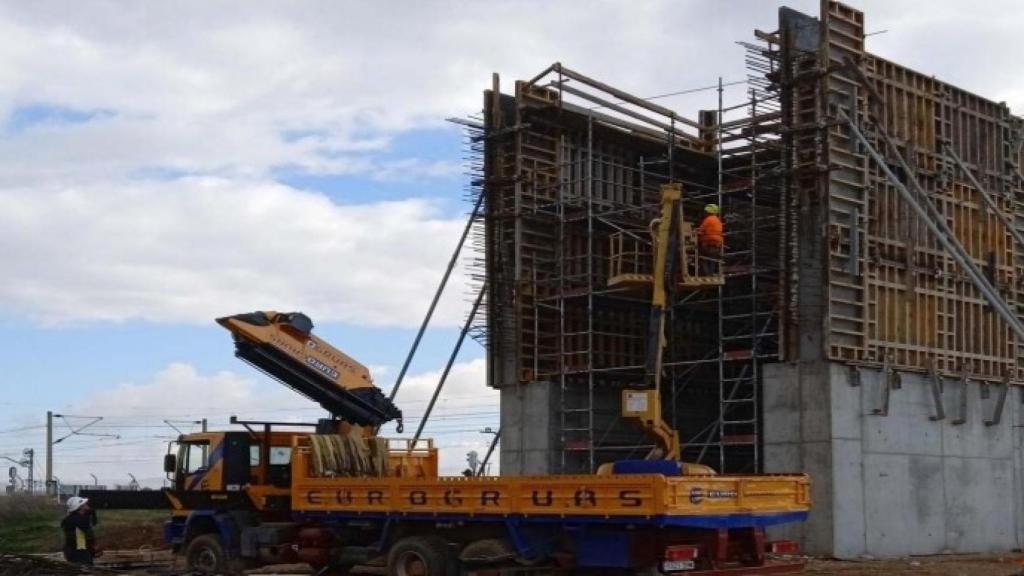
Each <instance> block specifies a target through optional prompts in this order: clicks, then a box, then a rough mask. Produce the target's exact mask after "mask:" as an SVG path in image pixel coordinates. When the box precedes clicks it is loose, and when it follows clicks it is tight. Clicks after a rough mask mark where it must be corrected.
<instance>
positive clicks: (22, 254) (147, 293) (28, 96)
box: [0, 0, 1024, 485]
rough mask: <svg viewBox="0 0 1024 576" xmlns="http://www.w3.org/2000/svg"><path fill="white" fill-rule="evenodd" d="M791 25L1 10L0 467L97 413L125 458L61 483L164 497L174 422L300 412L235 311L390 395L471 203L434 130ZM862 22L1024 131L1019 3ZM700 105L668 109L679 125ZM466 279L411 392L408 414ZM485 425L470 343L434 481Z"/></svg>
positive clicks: (89, 449)
mask: <svg viewBox="0 0 1024 576" xmlns="http://www.w3.org/2000/svg"><path fill="white" fill-rule="evenodd" d="M788 4H789V5H791V6H793V7H796V8H800V9H803V10H804V11H808V12H812V13H813V12H815V11H816V10H817V5H818V3H817V2H815V1H811V0H794V1H792V2H788ZM779 5H781V2H778V1H776V0H771V1H769V0H729V1H722V0H689V1H683V0H675V1H669V0H663V1H654V0H651V1H643V2H626V1H619V2H586V3H584V2H582V1H566V2H558V3H553V2H541V1H529V0H528V1H524V2H454V1H436V2H412V1H408V2H393V3H382V2H297V3H279V2H278V3H272V2H217V3H210V2H198V1H197V2H191V3H190V2H184V3H181V2H176V3H137V2H126V1H125V2H90V3H88V4H85V3H79V2H70V1H66V2H45V1H44V2H15V1H13V0H11V1H7V2H0V37H2V38H4V41H3V43H2V45H0V266H2V270H3V280H2V281H0V361H2V363H3V366H4V370H3V371H2V372H0V389H2V390H3V391H4V394H3V395H2V397H0V417H2V418H0V420H2V421H3V423H4V424H3V425H0V456H9V457H14V458H17V457H18V456H19V455H20V453H21V450H22V449H23V448H26V447H33V448H35V449H36V450H37V454H38V455H39V457H38V458H37V462H41V461H42V453H43V429H42V424H43V417H44V414H45V412H46V410H48V409H50V410H54V411H57V412H60V413H63V414H68V415H72V416H102V417H104V420H103V421H102V422H100V423H98V424H96V425H95V426H93V427H92V428H91V430H93V431H95V432H97V433H101V434H109V435H111V436H117V437H116V438H115V437H102V436H84V435H79V436H72V437H70V438H68V439H67V440H65V441H63V442H62V443H61V444H59V445H58V447H57V450H56V452H55V454H56V455H55V462H56V466H55V472H56V474H57V476H58V477H59V478H60V479H61V480H62V481H64V482H68V483H73V482H89V481H91V477H90V474H95V475H96V476H97V477H98V478H99V480H100V482H101V483H104V484H108V485H113V484H118V483H126V482H127V481H128V476H127V475H128V473H129V472H131V473H133V474H135V475H136V476H137V477H138V478H140V479H141V480H143V481H144V482H145V483H148V484H151V485H158V484H159V482H160V479H161V474H160V455H161V453H162V452H163V450H164V448H163V443H165V442H166V440H167V438H168V437H169V436H171V435H173V433H174V432H173V430H172V428H171V427H170V426H168V425H166V424H164V420H165V419H166V420H171V421H172V423H173V424H174V425H175V426H177V427H179V428H181V429H184V430H189V429H190V428H191V427H192V425H191V424H189V423H188V422H189V421H193V420H197V419H199V418H204V417H205V418H208V419H209V420H210V423H211V426H212V427H219V426H223V425H225V424H226V421H227V418H228V417H229V416H230V415H232V414H237V415H239V416H241V417H250V418H273V419H275V420H281V419H311V418H315V417H316V416H317V415H318V414H319V412H318V411H317V410H316V409H315V408H313V407H311V405H310V403H309V402H308V401H305V400H303V399H302V398H298V397H296V396H295V395H294V394H291V393H289V392H287V391H286V390H285V389H283V388H282V387H280V386H278V385H276V384H273V383H271V382H268V381H267V380H266V379H265V378H264V377H263V376H261V375H259V374H258V373H256V372H255V371H254V370H252V369H251V368H249V367H248V366H245V365H243V364H241V363H240V362H239V361H237V360H236V359H234V358H233V356H232V349H231V344H230V338H229V337H228V335H227V334H226V333H225V332H223V331H222V330H221V329H220V328H219V327H217V326H215V325H214V324H213V322H212V320H213V318H214V317H215V316H220V315H225V314H231V313H237V312H244V311H250V310H256V309H278V310H302V311H304V312H306V313H307V314H309V315H310V316H311V317H312V318H313V320H314V322H316V325H317V328H316V330H317V332H318V333H319V334H320V335H321V336H323V337H325V338H327V339H328V340H330V341H331V342H333V343H335V344H336V345H337V346H339V347H340V348H342V349H344V350H346V351H347V352H348V353H350V354H351V355H353V356H354V357H356V358H358V359H360V360H361V361H363V362H364V363H366V364H368V365H370V366H371V367H372V368H373V370H374V374H375V377H376V380H377V382H378V384H379V385H381V386H382V387H384V388H390V386H391V385H392V382H393V380H394V378H395V375H396V373H397V371H398V370H397V367H398V366H399V365H400V363H401V360H402V358H403V356H404V354H405V352H406V350H407V348H408V346H409V344H410V342H411V341H412V338H413V335H414V332H415V326H416V325H417V323H418V322H419V320H420V318H421V316H422V314H423V312H424V310H425V309H426V306H427V302H428V300H429V296H430V294H431V292H432V290H433V288H434V286H435V285H436V282H437V281H438V279H439V277H440V274H441V271H442V269H443V265H444V262H445V261H446V260H447V258H448V255H449V253H450V251H451V249H452V248H453V246H454V245H455V242H456V240H457V238H458V234H459V231H460V228H461V226H462V223H463V218H464V215H465V212H466V209H467V205H466V204H465V201H464V199H463V192H462V189H463V185H464V184H465V181H466V178H465V176H464V175H463V156H464V155H463V152H462V143H461V134H460V131H459V129H458V128H457V127H456V126H453V125H451V124H448V123H446V122H445V121H444V119H445V118H446V117H449V116H466V115H469V114H472V113H474V112H476V111H477V110H478V109H479V107H480V102H481V90H482V89H483V88H485V87H487V86H488V85H489V83H490V74H491V72H494V71H497V72H500V73H501V74H502V79H503V81H504V85H505V86H506V87H510V86H511V85H512V81H513V80H515V79H517V78H525V77H530V76H532V75H533V74H534V73H536V72H537V71H539V70H540V69H542V68H543V67H544V66H546V65H548V64H550V63H551V62H554V61H556V60H557V61H561V62H563V63H565V64H566V65H567V66H569V67H572V68H575V69H577V70H579V71H581V72H584V73H586V74H589V75H591V76H594V77H597V78H600V79H603V80H605V81H608V82H610V83H612V84H615V85H617V86H619V87H621V88H624V89H626V90H629V91H631V92H633V93H635V94H639V95H652V94H662V93H667V92H674V91H680V90H685V89H689V88H698V87H703V86H708V85H711V84H714V83H715V82H717V80H718V78H719V77H722V78H723V79H724V80H725V81H726V82H730V81H736V80H742V79H744V77H745V72H744V69H743V52H742V48H740V47H739V46H737V45H736V44H735V41H737V40H747V39H749V38H750V37H751V32H752V30H753V29H754V28H761V29H764V30H773V29H774V27H775V26H774V22H775V13H776V10H777V8H778V6H779ZM854 5H856V6H857V7H859V8H862V9H864V10H865V11H866V13H867V17H866V20H867V29H868V31H869V32H881V31H885V32H884V33H882V34H877V35H874V36H872V37H871V38H870V41H869V48H870V49H871V50H872V51H873V52H876V53H879V54H881V55H883V56H886V57H889V58H892V59H895V60H897V61H900V62H902V63H904V64H907V65H909V66H911V67H913V68H916V69H919V70H921V71H923V72H926V73H930V74H937V75H939V76H941V77H942V78H944V79H946V80H949V81H951V82H954V83H956V84H959V85H962V86H964V87H965V88H968V89H970V90H973V91H975V92H978V93H981V94H985V95H987V96H989V97H991V98H993V99H995V100H1005V101H1007V102H1008V103H1009V104H1010V105H1011V107H1012V108H1013V109H1014V110H1016V111H1017V112H1020V111H1021V110H1024V75H1022V74H1021V73H1020V72H1021V65H1020V63H1019V60H1018V58H1017V56H1016V51H1015V49H1014V46H1016V45H1017V44H1018V43H1019V40H1018V37H1019V31H1020V30H1021V29H1022V27H1024V8H1021V6H1020V4H1019V2H1016V1H993V0H989V1H986V2H974V3H964V2H954V1H937V0H930V1H925V0H901V1H900V2H891V1H885V0H870V1H868V0H865V1H863V2H855V3H854ZM737 89H738V90H739V92H738V91H737ZM737 89H734V90H733V91H731V92H730V93H729V94H728V97H729V98H739V97H740V94H741V91H742V87H737ZM714 99H715V95H714V93H713V92H699V93H697V94H695V95H690V96H686V97H679V98H675V99H665V100H662V101H660V102H661V103H662V104H665V105H668V106H671V107H674V108H676V109H677V110H679V111H681V112H683V113H684V114H686V115H689V116H691V117H692V116H695V115H696V113H695V111H696V110H697V109H698V108H700V107H705V108H710V107H713V105H714ZM467 256H468V255H467ZM466 277H467V276H466V270H465V268H464V267H463V268H461V269H460V270H459V273H458V274H457V276H456V278H455V280H456V282H455V286H454V288H453V290H452V291H451V294H450V297H448V298H446V299H445V301H444V302H443V303H442V306H441V308H440V310H439V313H438V316H437V327H436V329H435V330H433V331H432V332H431V333H430V334H429V336H428V338H427V340H426V342H425V344H424V347H423V354H421V356H420V359H419V361H418V362H416V363H415V364H414V366H413V371H412V372H413V374H414V376H413V377H412V378H411V380H409V381H408V382H407V384H406V385H405V386H404V389H403V391H402V393H401V394H399V396H398V403H399V404H400V405H401V407H402V408H403V409H404V410H405V413H406V414H407V415H408V416H409V417H410V419H415V418H416V417H417V416H418V415H419V414H421V413H422V410H423V407H424V406H425V404H426V398H427V397H428V396H429V393H430V390H431V389H432V387H433V385H434V384H435V383H436V381H437V375H438V373H439V371H440V368H441V367H442V366H443V364H444V361H445V358H446V357H447V354H448V351H449V349H450V347H451V344H452V343H453V341H454V339H455V337H456V335H457V326H458V324H459V323H460V322H461V320H462V318H463V317H464V315H465V313H466V309H467V308H468V306H467V300H468V296H469V294H468V292H469V287H468V286H467V285H466ZM85 422H88V420H85V419H79V418H69V419H67V420H63V419H60V420H58V423H57V430H58V434H59V435H63V434H64V433H67V432H68V431H69V430H70V428H69V427H68V425H71V426H76V425H81V424H82V423H85ZM413 423H415V422H413ZM497 424H498V422H497V407H496V398H495V395H494V394H493V393H492V392H491V391H489V390H488V389H487V388H486V387H485V385H484V363H483V350H482V349H481V348H480V347H479V346H478V345H477V344H476V343H469V344H467V346H466V347H465V350H464V352H463V354H462V355H461V357H460V359H459V363H458V365H457V366H456V369H455V371H454V374H453V377H452V379H451V383H450V390H449V391H448V392H447V393H446V394H445V395H444V396H443V400H442V406H441V409H440V412H439V413H438V415H437V417H435V418H434V419H433V420H432V423H431V424H430V426H428V433H429V434H431V435H433V436H434V437H436V438H437V439H438V440H439V441H440V442H441V443H442V445H443V446H444V447H445V449H446V451H445V453H444V454H445V456H444V457H443V462H444V468H445V471H446V472H457V471H458V470H459V469H460V468H461V467H462V466H463V462H464V456H465V453H466V452H467V451H468V450H472V449H476V450H480V451H482V450H483V449H484V447H485V445H486V442H487V440H488V437H487V436H486V435H483V434H481V433H479V432H478V430H479V429H480V428H482V427H485V426H494V427H497ZM389 431H390V432H393V429H392V430H389ZM22 474H24V473H23V472H22ZM41 475H42V467H41V465H40V466H39V468H38V469H37V477H39V476H41Z"/></svg>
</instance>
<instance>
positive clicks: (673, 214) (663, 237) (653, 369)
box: [622, 184, 721, 474]
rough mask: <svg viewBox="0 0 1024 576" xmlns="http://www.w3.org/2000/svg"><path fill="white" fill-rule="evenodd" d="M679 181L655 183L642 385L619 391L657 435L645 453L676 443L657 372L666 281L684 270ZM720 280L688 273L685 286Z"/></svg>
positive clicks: (664, 455)
mask: <svg viewBox="0 0 1024 576" xmlns="http://www.w3.org/2000/svg"><path fill="white" fill-rule="evenodd" d="M682 196H683V187H682V185H681V184H664V185H662V187H661V217H660V218H659V219H657V220H655V221H654V222H653V223H652V228H654V230H653V232H654V242H653V244H654V268H653V270H652V275H651V276H652V283H651V284H652V292H651V315H650V320H649V321H648V331H647V343H646V347H647V360H646V366H645V372H646V381H647V386H648V387H647V389H645V390H636V389H625V390H623V391H622V414H623V416H629V417H633V418H637V419H639V420H640V422H641V424H642V425H643V426H644V428H645V429H646V430H647V431H648V432H649V433H650V434H651V435H653V436H654V437H655V438H657V440H658V447H657V448H656V449H655V451H652V453H651V455H650V456H649V458H651V459H653V458H661V459H665V460H677V461H678V460H679V459H680V458H681V457H682V446H681V444H680V442H679V432H677V431H676V430H675V429H674V428H672V427H671V426H669V424H668V423H667V422H665V419H664V418H663V417H662V411H661V377H662V368H663V356H664V352H665V344H666V339H665V311H666V309H667V307H668V301H669V287H670V286H674V285H675V284H676V276H677V268H676V267H677V266H681V267H682V268H683V269H682V270H678V272H680V273H682V274H687V270H686V267H687V256H686V255H687V246H686V244H687V242H688V241H689V240H690V239H689V236H690V235H689V234H688V232H689V227H688V226H687V225H686V223H685V222H683V218H682V209H681V204H680V203H681V202H682ZM720 283H721V278H720V276H718V275H716V276H713V277H707V278H705V277H700V276H696V275H695V276H693V277H692V278H691V280H690V282H684V283H682V284H680V285H683V286H685V287H691V288H693V287H696V288H705V287H712V286H715V285H718V284H720ZM685 467H686V470H687V471H686V473H687V474H713V473H714V470H712V469H711V468H708V467H707V466H703V465H700V464H691V463H686V464H685Z"/></svg>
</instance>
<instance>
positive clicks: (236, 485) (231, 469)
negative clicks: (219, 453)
mask: <svg viewBox="0 0 1024 576" xmlns="http://www.w3.org/2000/svg"><path fill="white" fill-rule="evenodd" d="M223 446H224V472H223V482H224V486H223V490H232V491H233V490H241V489H242V486H244V485H246V484H248V483H249V433H248V432H225V433H224V444H223Z"/></svg>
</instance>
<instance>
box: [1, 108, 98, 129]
mask: <svg viewBox="0 0 1024 576" xmlns="http://www.w3.org/2000/svg"><path fill="white" fill-rule="evenodd" d="M113 116H114V112H113V111H112V110H103V109H92V110H85V109H79V108H71V107H67V106H60V105H57V104H46V103H43V102H36V103H32V104H25V105H22V106H17V107H15V108H14V109H13V110H12V111H11V113H10V115H8V117H7V122H6V128H7V130H8V131H10V132H22V131H24V130H28V129H29V128H32V127H34V126H38V125H60V124H84V123H86V122H92V121H94V120H101V119H105V118H110V117H113Z"/></svg>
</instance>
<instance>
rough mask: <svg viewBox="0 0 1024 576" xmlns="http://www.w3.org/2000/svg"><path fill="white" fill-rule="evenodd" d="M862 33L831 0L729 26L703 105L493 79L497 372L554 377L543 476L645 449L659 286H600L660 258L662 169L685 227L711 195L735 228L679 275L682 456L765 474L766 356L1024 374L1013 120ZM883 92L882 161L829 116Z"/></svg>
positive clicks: (1023, 257)
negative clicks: (940, 223) (730, 73)
mask: <svg viewBox="0 0 1024 576" xmlns="http://www.w3.org/2000/svg"><path fill="white" fill-rule="evenodd" d="M864 36H865V35H864V29H863V15H862V14H861V13H860V12H859V11H857V10H854V9H852V8H849V7H847V6H845V5H843V4H841V3H839V2H833V1H828V0H826V1H824V2H822V11H821V14H820V17H818V18H815V17H812V16H808V15H806V14H802V13H799V12H797V11H794V10H790V9H786V8H784V9H782V10H780V19H779V28H778V30H777V31H775V32H762V31H756V32H755V37H756V39H757V41H756V42H750V43H748V42H743V43H740V44H741V46H742V47H743V49H744V50H745V53H746V66H747V70H748V79H747V81H746V92H745V94H744V96H743V97H742V98H735V97H734V96H730V99H733V100H738V102H735V103H733V104H727V103H726V97H725V94H724V91H723V88H724V87H725V86H729V85H730V84H732V83H722V82H720V83H719V86H718V87H717V88H718V90H719V102H718V106H717V108H716V109H714V110H704V111H701V112H699V114H698V116H697V120H693V119H690V118H686V117H685V116H683V115H681V114H679V113H677V112H675V111H673V110H671V109H670V108H668V107H666V106H663V105H661V104H659V103H657V102H654V101H653V100H654V99H650V98H641V97H637V96H634V95H632V94H629V93H627V92H625V91H623V90H620V89H618V88H615V87H613V86H610V85H608V84H605V83H603V82H600V81H598V80H595V79H593V78H590V77H588V76H585V75H583V74H581V73H579V72H577V71H575V70H572V69H569V68H567V67H565V66H562V65H561V64H560V63H556V64H553V65H552V66H550V67H548V68H546V69H545V70H543V71H542V72H541V73H540V74H538V75H536V76H535V77H534V78H532V79H531V80H529V81H522V82H517V83H516V87H515V91H514V93H513V94H508V95H503V94H502V93H501V91H500V86H499V85H498V83H497V79H495V82H494V84H493V86H492V89H491V90H490V91H488V92H487V96H486V98H485V114H484V125H485V126H484V131H485V136H483V141H484V142H485V147H484V148H485V151H484V162H483V164H484V174H485V177H484V178H483V181H484V192H483V193H484V194H485V200H484V206H485V214H486V216H485V218H486V225H485V226H484V230H482V231H481V235H480V239H481V240H482V242H481V244H482V245H483V251H484V258H483V262H484V270H483V271H482V276H485V277H486V278H487V279H488V281H489V283H488V286H489V288H488V294H487V333H488V338H489V344H490V347H489V359H490V363H489V368H490V374H489V383H490V384H491V385H492V386H494V387H496V388H499V389H502V390H510V389H511V390H522V389H525V388H526V387H529V386H535V385H538V386H540V385H547V386H549V387H550V389H551V392H550V393H549V394H548V395H547V396H544V398H546V399H547V400H548V402H547V403H548V405H549V406H550V407H552V412H553V414H554V417H553V420H552V421H553V422H554V424H553V425H552V427H553V428H556V429H557V431H556V433H555V434H554V435H553V436H556V437H553V438H552V439H551V440H550V442H549V444H550V445H551V446H552V448H550V449H546V450H548V451H549V452H551V453H557V456H556V457H555V458H554V459H553V461H552V462H551V463H550V467H549V469H550V470H552V471H561V472H585V471H593V470H594V469H595V468H596V467H597V465H599V464H601V463H603V462H606V461H609V460H614V459H623V458H636V457H641V456H642V455H643V454H645V453H647V451H648V449H649V448H650V439H648V438H644V437H643V435H642V434H641V433H640V431H639V430H638V427H637V426H636V425H635V424H634V423H632V422H630V421H628V419H623V418H622V417H621V410H620V405H619V398H620V390H621V389H622V388H624V387H633V386H637V385H638V383H642V382H643V378H644V345H645V342H646V340H645V328H646V314H647V312H648V311H649V309H650V301H649V295H644V294H637V293H634V292H630V291H629V290H626V289H624V288H623V287H622V286H609V276H610V274H609V270H610V269H611V268H613V267H621V266H624V265H626V266H633V267H634V268H637V269H639V268H642V267H643V266H644V265H645V263H646V262H647V261H649V260H650V259H651V255H652V253H653V252H652V250H651V248H650V247H651V242H650V231H649V226H650V222H651V221H652V219H653V218H655V217H656V216H657V207H658V187H659V186H660V185H662V184H665V183H668V182H678V183H681V184H683V189H684V193H683V202H682V213H683V219H684V220H685V221H687V222H692V223H693V224H696V222H697V221H698V220H699V218H700V215H701V210H702V206H703V205H704V204H705V203H707V202H715V203H717V204H719V205H720V206H721V209H722V214H723V217H724V221H725V226H726V233H725V236H726V242H725V249H724V252H723V273H724V277H725V281H724V285H722V286H720V287H715V288H712V289H704V290H682V291H678V292H677V293H675V294H674V295H672V299H671V300H670V302H669V306H668V308H667V310H666V320H667V322H666V336H667V347H666V349H665V357H664V358H665V362H664V367H665V372H664V373H663V375H662V378H663V379H662V382H663V386H662V394H663V397H662V399H661V403H662V405H663V407H664V412H665V414H664V415H663V416H664V417H665V419H666V420H667V421H668V422H670V423H671V424H672V426H673V427H675V428H676V429H677V430H679V432H680V435H681V440H682V443H683V446H684V459H686V460H689V461H696V462H700V463H704V464H709V465H711V466H713V467H715V468H717V469H719V470H720V471H724V472H748V471H759V470H761V465H762V453H761V452H762V451H761V442H762V439H761V432H762V430H761V423H760V422H761V418H762V416H761V412H762V396H763V393H762V392H763V391H762V379H763V370H762V368H763V365H764V364H765V363H769V362H778V361H783V360H791V359H796V358H800V359H802V360H808V361H831V362H839V363H845V364H851V365H856V366H869V367H882V366H883V365H885V366H887V367H888V369H889V370H899V371H917V372H921V373H928V372H929V371H933V372H934V373H936V374H940V375H941V376H947V377H957V376H961V375H963V374H970V377H971V378H973V379H978V380H983V381H989V382H1004V381H1005V382H1016V381H1018V380H1019V379H1020V376H1021V374H1022V373H1024V360H1022V359H1024V354H1021V351H1022V350H1024V339H1022V338H1021V337H1020V336H1019V334H1017V333H1016V332H1017V326H1016V325H1017V324H1018V323H1019V322H1015V321H1014V319H1015V318H1017V319H1019V318H1020V317H1022V315H1024V298H1022V297H1021V295H1020V292H1021V291H1022V290H1024V282H1022V281H1021V278H1024V249H1022V244H1024V243H1022V242H1021V240H1022V239H1024V177H1021V174H1020V167H1021V165H1022V164H1024V150H1022V145H1024V120H1021V119H1020V118H1017V117H1014V116H1012V115H1011V114H1010V113H1009V110H1008V108H1006V106H1005V105H1003V104H997V103H994V102H991V101H988V100H984V99H983V98H980V97H978V96H976V95H973V94H971V93H969V92H966V91H963V90H960V89H958V88H956V87H953V86H951V85H948V84H944V83H942V82H940V81H938V80H936V79H935V78H934V77H928V76H925V75H922V74H920V73H916V72H913V71H911V70H908V69H906V68H903V67H901V66H898V65H896V64H894V63H892V62H889V61H886V60H883V59H881V58H879V57H876V56H874V55H872V54H870V53H869V52H866V51H865V49H864ZM711 88H712V89H714V88H715V87H711ZM673 94H676V93H673ZM655 99H657V98H655ZM872 101H874V102H875V105H877V106H878V110H877V119H876V121H875V122H874V124H876V125H877V129H873V131H872V132H871V133H870V134H867V135H866V137H867V138H868V140H869V141H870V145H871V146H872V147H873V148H874V149H875V150H876V152H878V153H879V154H880V158H881V159H880V160H879V159H877V158H876V159H872V158H870V157H869V155H868V154H866V153H865V149H866V148H867V147H866V146H862V145H858V143H857V142H855V140H856V138H855V137H854V136H853V135H852V134H851V132H850V129H849V127H848V126H847V124H846V123H845V122H844V121H843V120H842V119H841V118H840V117H839V116H838V114H837V111H838V110H846V111H848V112H849V114H850V117H851V118H852V119H854V120H858V121H859V119H862V118H863V117H865V115H866V114H867V113H868V111H869V107H870V106H871V102H872ZM883 140H884V141H883ZM883 144H884V145H883ZM890 172H891V173H890ZM909 184H913V185H914V187H915V189H916V191H917V195H918V196H921V197H923V198H924V199H926V200H927V201H928V203H922V204H921V206H925V207H927V206H931V207H932V208H934V210H926V215H927V216H928V217H929V218H932V219H936V218H939V219H947V220H948V221H949V228H950V230H949V233H948V234H946V236H948V237H949V238H951V239H952V240H953V241H955V242H954V243H953V244H951V245H953V246H954V248H955V247H956V246H957V245H959V246H960V248H961V249H960V250H955V252H957V254H956V255H955V257H954V256H951V254H950V253H949V250H946V249H944V247H943V246H941V245H940V244H939V242H940V241H939V240H936V238H935V236H934V234H930V233H929V222H927V221H925V220H924V219H923V217H922V215H921V214H920V213H917V212H915V211H914V210H913V209H912V208H913V207H912V206H910V205H908V204H907V203H906V201H905V198H903V197H902V196H901V193H900V190H899V186H905V185H909ZM613 236H614V238H613ZM616 239H618V243H617V244H616V243H615V242H616ZM622 239H627V240H628V242H623V241H622ZM626 244H629V245H634V246H636V248H632V249H631V250H633V251H632V252H629V253H626V254H625V255H623V254H618V255H617V256H616V257H615V258H612V250H613V248H612V246H615V248H614V249H615V250H618V251H622V249H623V248H622V247H623V246H624V245H626ZM964 270H969V272H970V273H969V274H968V275H964V272H963V271H964ZM637 273H638V274H644V273H646V272H637ZM968 276H970V277H968ZM975 276H978V277H979V278H975ZM988 288H991V290H989V292H992V293H993V294H995V295H996V296H998V298H990V297H988V296H989V295H988V294H987V293H985V289H988ZM992 307H995V308H997V309H998V311H999V313H998V314H993V313H992ZM519 395H520V396H522V394H519ZM534 408H536V407H534ZM519 410H521V411H522V412H523V413H524V414H525V412H526V411H527V407H526V403H525V401H524V403H523V405H522V406H521V407H520V408H519ZM520 421H526V419H525V418H520ZM516 441H518V440H516ZM511 442H514V441H511ZM522 457H523V458H524V460H523V461H524V462H525V456H522Z"/></svg>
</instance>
